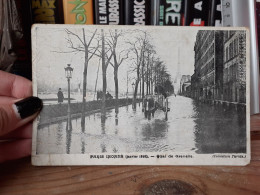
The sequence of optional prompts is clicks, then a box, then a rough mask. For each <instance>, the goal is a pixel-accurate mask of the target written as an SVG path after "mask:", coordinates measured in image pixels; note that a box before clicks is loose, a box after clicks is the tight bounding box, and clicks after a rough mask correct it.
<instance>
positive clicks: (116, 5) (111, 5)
mask: <svg viewBox="0 0 260 195" xmlns="http://www.w3.org/2000/svg"><path fill="white" fill-rule="evenodd" d="M107 8H108V9H107V10H108V24H109V25H119V24H123V0H107Z"/></svg>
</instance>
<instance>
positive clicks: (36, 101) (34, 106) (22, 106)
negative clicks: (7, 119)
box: [14, 96, 43, 119]
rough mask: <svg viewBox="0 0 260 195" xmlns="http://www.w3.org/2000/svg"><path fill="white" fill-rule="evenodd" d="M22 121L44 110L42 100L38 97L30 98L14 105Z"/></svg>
mask: <svg viewBox="0 0 260 195" xmlns="http://www.w3.org/2000/svg"><path fill="white" fill-rule="evenodd" d="M14 105H15V106H16V109H17V112H18V114H19V115H20V117H21V118H22V119H24V118H26V117H28V116H31V115H33V114H34V113H36V112H39V111H40V110H41V109H42V106H43V105H42V100H41V99H40V98H38V97H33V96H32V97H28V98H25V99H23V100H20V101H18V102H16V103H15V104H14Z"/></svg>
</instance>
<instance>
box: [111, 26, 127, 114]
mask: <svg viewBox="0 0 260 195" xmlns="http://www.w3.org/2000/svg"><path fill="white" fill-rule="evenodd" d="M122 35H123V32H122V31H119V32H118V30H115V32H114V33H113V32H112V31H110V38H111V42H110V45H111V50H112V55H113V59H114V62H113V63H111V62H110V64H111V66H112V67H113V68H114V83H115V99H116V108H115V111H116V113H118V69H119V67H120V66H121V64H122V63H123V61H124V60H126V59H127V58H128V52H127V53H126V52H125V50H122V51H121V52H119V54H118V52H117V49H116V48H117V45H118V39H119V37H120V36H122Z"/></svg>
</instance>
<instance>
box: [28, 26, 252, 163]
mask: <svg viewBox="0 0 260 195" xmlns="http://www.w3.org/2000/svg"><path fill="white" fill-rule="evenodd" d="M32 43H33V45H32V48H33V93H34V95H35V96H38V97H40V98H41V99H42V100H43V103H44V107H43V110H42V112H41V113H40V115H39V117H38V118H37V120H36V121H35V122H34V131H33V149H32V150H33V151H32V163H33V164H34V165H246V164H247V163H249V161H250V142H249V123H250V118H249V117H250V116H249V113H250V112H249V32H248V30H247V29H246V28H200V27H159V26H138V27H137V26H94V25H92V26H78V25H34V27H33V29H32Z"/></svg>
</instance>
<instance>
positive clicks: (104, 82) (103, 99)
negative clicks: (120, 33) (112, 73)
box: [101, 29, 107, 117]
mask: <svg viewBox="0 0 260 195" xmlns="http://www.w3.org/2000/svg"><path fill="white" fill-rule="evenodd" d="M101 36H102V77H103V95H102V106H101V117H102V116H103V117H105V115H106V90H107V76H106V62H105V60H106V58H105V37H104V30H103V29H101Z"/></svg>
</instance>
